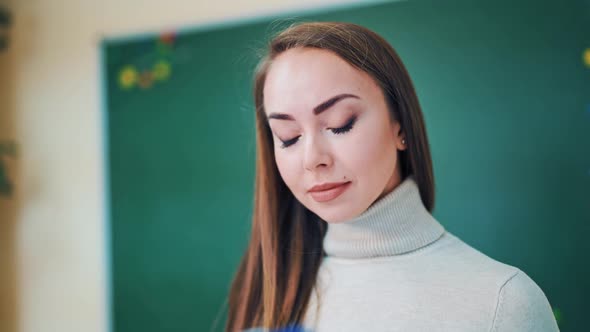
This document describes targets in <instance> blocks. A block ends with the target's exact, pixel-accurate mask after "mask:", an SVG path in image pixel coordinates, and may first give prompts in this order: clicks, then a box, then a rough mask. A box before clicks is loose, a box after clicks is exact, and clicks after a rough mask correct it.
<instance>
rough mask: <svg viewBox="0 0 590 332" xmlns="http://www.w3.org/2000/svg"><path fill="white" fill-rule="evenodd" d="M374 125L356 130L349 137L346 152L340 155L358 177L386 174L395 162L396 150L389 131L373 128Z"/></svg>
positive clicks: (379, 176) (374, 176) (382, 175)
mask: <svg viewBox="0 0 590 332" xmlns="http://www.w3.org/2000/svg"><path fill="white" fill-rule="evenodd" d="M371 127H372V128H371ZM375 127H376V126H366V127H365V128H362V130H358V131H357V132H356V133H355V137H354V138H352V137H351V140H350V144H349V145H348V149H347V151H346V152H347V153H346V154H345V155H343V156H342V158H345V160H347V165H348V167H349V168H350V169H351V170H352V171H353V172H354V173H355V174H356V176H357V177H359V178H381V177H384V176H388V175H390V174H389V172H390V171H391V170H392V169H393V166H394V164H395V158H396V150H395V145H394V143H393V142H392V140H391V136H390V134H389V132H388V131H387V130H385V129H384V128H380V129H379V130H375V129H374V128H375ZM375 181H380V180H379V179H376V180H375Z"/></svg>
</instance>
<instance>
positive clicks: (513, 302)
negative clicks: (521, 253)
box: [491, 269, 559, 332]
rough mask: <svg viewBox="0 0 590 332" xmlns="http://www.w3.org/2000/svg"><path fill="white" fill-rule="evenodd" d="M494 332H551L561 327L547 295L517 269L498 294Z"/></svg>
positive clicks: (492, 329) (493, 323)
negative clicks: (558, 325)
mask: <svg viewBox="0 0 590 332" xmlns="http://www.w3.org/2000/svg"><path fill="white" fill-rule="evenodd" d="M491 331H492V332H500V331H540V332H543V331H547V332H549V331H559V328H558V327H557V322H556V321H555V317H554V315H553V311H552V309H551V305H550V304H549V301H548V300H547V297H546V296H545V293H543V291H542V290H541V288H540V287H539V286H538V285H537V284H536V283H535V282H534V281H533V280H532V279H531V278H530V277H529V276H528V275H527V274H526V273H524V272H523V271H521V270H518V269H517V271H516V272H515V273H514V275H512V276H511V277H510V278H508V280H506V282H505V283H504V284H503V285H502V287H501V288H500V290H499V291H498V298H497V304H496V312H495V315H494V320H493V322H492V328H491Z"/></svg>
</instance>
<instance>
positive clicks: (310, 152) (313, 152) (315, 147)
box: [303, 135, 332, 171]
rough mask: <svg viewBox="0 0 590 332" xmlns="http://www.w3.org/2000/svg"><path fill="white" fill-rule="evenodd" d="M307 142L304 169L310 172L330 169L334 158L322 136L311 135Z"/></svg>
mask: <svg viewBox="0 0 590 332" xmlns="http://www.w3.org/2000/svg"><path fill="white" fill-rule="evenodd" d="M307 138H308V139H307V140H305V149H304V150H305V151H304V156H303V167H304V168H305V169H306V170H308V171H314V170H316V169H317V168H320V167H323V168H328V167H329V166H331V165H332V156H331V153H330V150H329V147H328V146H327V142H324V140H323V138H322V137H321V135H310V136H308V137H307Z"/></svg>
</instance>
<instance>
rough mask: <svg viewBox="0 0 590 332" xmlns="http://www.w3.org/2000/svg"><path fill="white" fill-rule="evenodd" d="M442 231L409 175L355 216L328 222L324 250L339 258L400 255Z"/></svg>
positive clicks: (431, 240) (441, 233) (428, 241)
mask: <svg viewBox="0 0 590 332" xmlns="http://www.w3.org/2000/svg"><path fill="white" fill-rule="evenodd" d="M444 232H445V229H444V227H443V226H442V225H441V224H440V223H438V221H436V220H435V219H434V218H433V217H432V216H431V214H430V213H429V212H428V210H426V208H425V207H424V205H423V204H422V200H421V198H420V192H419V190H418V186H417V185H416V182H415V181H414V179H413V177H408V178H406V180H405V181H402V183H400V184H399V185H398V186H397V187H396V188H395V189H394V190H393V191H391V192H390V193H389V194H387V195H385V196H383V197H382V198H381V199H379V200H378V201H377V202H375V203H374V204H373V205H371V206H370V207H369V208H368V209H367V210H366V211H365V212H363V213H362V214H361V215H359V216H358V217H356V218H354V219H352V220H348V221H345V222H343V223H337V224H328V231H327V232H326V236H325V238H324V250H325V251H326V253H327V254H328V255H330V256H335V257H341V258H370V257H378V256H391V255H399V254H403V253H406V252H409V251H412V250H416V249H418V248H422V247H424V246H425V245H428V244H429V243H432V242H433V241H436V240H437V239H438V238H440V237H441V236H442V235H443V233H444Z"/></svg>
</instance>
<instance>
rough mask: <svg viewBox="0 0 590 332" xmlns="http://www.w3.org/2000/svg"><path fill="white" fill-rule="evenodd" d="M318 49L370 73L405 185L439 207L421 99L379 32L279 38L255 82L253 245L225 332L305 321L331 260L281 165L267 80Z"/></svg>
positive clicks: (316, 25) (321, 231) (296, 32)
mask: <svg viewBox="0 0 590 332" xmlns="http://www.w3.org/2000/svg"><path fill="white" fill-rule="evenodd" d="M296 47H312V48H319V49H324V50H328V51H331V52H334V53H335V54H336V55H338V56H340V57H341V58H342V59H344V60H345V61H347V62H348V63H349V64H350V65H352V66H353V67H355V68H357V69H360V70H362V71H364V72H366V73H368V74H369V75H370V76H371V77H372V78H373V79H374V80H375V82H376V83H377V84H378V85H379V86H380V87H381V89H382V90H383V92H384V95H385V96H386V98H387V103H388V106H389V109H390V115H391V118H392V120H395V121H399V122H400V124H401V128H402V130H403V131H404V133H405V139H406V146H407V149H406V150H404V151H399V152H398V153H399V162H400V163H401V170H402V179H405V178H406V177H407V176H408V175H410V174H413V175H414V178H415V180H416V182H417V184H418V187H419V189H420V195H421V198H422V201H423V203H424V206H425V207H426V208H427V209H428V211H430V212H432V209H433V208H434V177H433V171H432V161H431V157H430V148H429V144H428V138H427V136H426V130H425V126H424V120H423V116H422V111H421V108H420V104H419V102H418V97H417V96H416V92H415V90H414V86H413V83H412V80H411V79H410V76H409V75H408V72H407V71H406V69H405V67H404V65H403V63H402V61H401V59H400V58H399V56H398V55H397V53H396V52H395V50H394V49H393V48H392V47H391V45H389V43H387V41H386V40H385V39H383V38H382V37H381V36H379V35H378V34H376V33H375V32H373V31H371V30H369V29H367V28H364V27H362V26H359V25H355V24H350V23H340V22H312V23H299V24H294V25H292V26H290V27H289V28H287V29H285V30H283V31H282V32H280V33H279V34H278V35H276V36H275V37H274V38H273V39H272V40H271V41H270V45H269V49H268V54H267V55H266V56H265V57H264V58H263V59H262V60H261V61H260V63H259V65H258V67H257V70H256V74H255V81H254V100H255V107H256V141H257V143H256V148H257V151H256V179H255V188H254V209H253V216H252V231H251V235H250V243H249V245H248V248H247V250H246V253H245V254H244V257H243V259H242V261H241V263H240V265H239V268H238V271H237V274H236V276H235V279H234V281H233V283H232V286H231V289H230V294H229V312H228V320H227V323H226V331H228V332H233V331H241V330H243V329H247V328H252V327H264V328H270V329H275V328H280V327H285V326H287V325H290V324H297V323H301V322H302V320H303V317H304V315H305V310H306V306H307V303H308V301H309V298H310V295H311V292H312V289H313V287H314V284H315V279H316V275H317V272H318V269H319V266H320V263H321V260H322V257H323V256H324V251H323V247H322V240H323V237H324V235H325V233H326V227H327V225H326V222H325V221H323V220H321V219H320V218H319V217H318V216H317V215H315V214H314V213H313V212H311V211H309V210H308V209H306V208H305V207H304V206H303V205H302V204H301V203H300V202H299V201H298V200H297V199H296V198H295V197H294V196H293V194H292V193H291V192H290V190H289V189H288V188H287V186H286V185H285V183H284V182H283V180H282V179H281V176H280V174H279V171H278V169H277V166H276V164H275V156H274V150H273V138H272V135H271V130H270V127H269V125H268V122H267V119H266V116H265V112H264V104H263V88H264V82H265V78H266V74H267V72H268V70H269V68H270V65H271V64H272V61H273V59H274V58H275V57H276V56H277V55H278V54H280V53H281V52H284V51H286V50H288V49H292V48H296Z"/></svg>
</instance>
